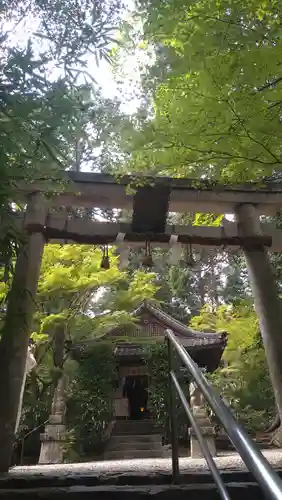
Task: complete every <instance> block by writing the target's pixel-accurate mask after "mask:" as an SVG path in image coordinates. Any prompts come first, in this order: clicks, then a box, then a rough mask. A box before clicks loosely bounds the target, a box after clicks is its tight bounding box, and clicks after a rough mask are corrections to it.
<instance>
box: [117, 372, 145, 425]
mask: <svg viewBox="0 0 282 500" xmlns="http://www.w3.org/2000/svg"><path fill="white" fill-rule="evenodd" d="M123 397H126V398H127V399H128V406H129V417H130V419H132V420H140V419H143V418H148V407H147V406H148V377H147V376H146V375H139V376H130V377H126V379H125V383H124V386H123Z"/></svg>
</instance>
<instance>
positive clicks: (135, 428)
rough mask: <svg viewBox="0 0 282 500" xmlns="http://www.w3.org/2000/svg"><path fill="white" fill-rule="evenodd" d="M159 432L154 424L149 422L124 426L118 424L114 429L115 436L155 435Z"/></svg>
mask: <svg viewBox="0 0 282 500" xmlns="http://www.w3.org/2000/svg"><path fill="white" fill-rule="evenodd" d="M156 432H158V429H157V428H156V427H155V426H154V425H153V424H152V423H147V422H142V423H138V424H136V423H135V422H134V423H130V424H124V423H119V422H117V423H116V425H115V427H114V429H113V434H118V435H119V434H155V433H156Z"/></svg>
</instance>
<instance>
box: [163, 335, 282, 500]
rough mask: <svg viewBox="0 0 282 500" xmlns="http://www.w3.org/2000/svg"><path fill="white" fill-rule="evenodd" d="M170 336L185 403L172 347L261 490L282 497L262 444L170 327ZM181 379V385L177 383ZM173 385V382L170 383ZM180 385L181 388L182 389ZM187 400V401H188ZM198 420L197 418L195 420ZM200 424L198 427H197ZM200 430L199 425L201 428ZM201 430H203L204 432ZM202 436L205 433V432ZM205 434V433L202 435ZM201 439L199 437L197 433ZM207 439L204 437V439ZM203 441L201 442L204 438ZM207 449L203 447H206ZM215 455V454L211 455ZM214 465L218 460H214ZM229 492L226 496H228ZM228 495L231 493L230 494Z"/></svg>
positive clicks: (278, 499)
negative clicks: (246, 428)
mask: <svg viewBox="0 0 282 500" xmlns="http://www.w3.org/2000/svg"><path fill="white" fill-rule="evenodd" d="M166 336H167V340H168V348H169V379H170V380H171V381H172V382H173V384H174V387H175V388H176V390H177V392H178V394H179V396H180V399H181V401H182V403H183V400H182V397H181V393H182V395H183V398H184V400H185V401H186V398H185V395H184V393H183V392H182V390H181V387H180V386H179V384H178V381H177V378H176V376H175V374H174V373H173V371H172V369H171V368H172V347H174V349H175V351H176V352H177V354H178V355H179V357H180V359H181V361H182V362H183V364H184V365H185V367H186V368H187V369H188V371H189V372H190V375H191V376H192V378H193V379H194V381H195V382H196V384H197V386H198V387H199V389H200V390H201V392H202V394H203V396H204V397H205V399H206V401H207V402H208V403H209V405H210V407H211V408H212V410H213V411H214V413H215V415H216V416H217V418H218V419H219V420H220V421H221V423H222V425H223V427H224V428H225V430H226V432H227V434H228V436H229V438H230V439H231V441H232V443H233V445H234V447H235V448H236V450H237V452H238V453H239V455H240V456H241V458H242V460H243V461H244V463H245V465H246V467H247V469H248V470H249V471H250V472H252V474H253V475H254V477H255V479H256V480H257V482H258V484H259V485H260V487H261V489H262V490H263V492H264V494H265V495H266V498H267V499H271V500H282V481H281V479H280V478H279V476H278V474H276V472H275V471H274V470H273V469H272V467H271V465H270V464H269V463H268V461H267V460H266V458H265V457H264V456H263V454H262V453H261V451H260V449H259V447H258V446H257V444H256V443H254V441H253V440H252V439H251V438H250V436H249V435H248V434H247V432H246V431H245V430H244V429H243V427H242V426H241V425H240V424H239V423H238V422H237V421H236V420H235V418H234V417H233V415H232V412H231V410H230V409H229V407H228V406H227V405H226V404H225V403H224V402H223V401H222V399H221V397H220V395H219V393H218V392H217V391H216V390H214V389H213V388H212V387H211V386H210V385H209V383H208V381H207V379H206V378H205V376H204V375H203V373H202V372H201V370H200V369H199V367H198V366H197V364H196V363H195V362H194V361H193V360H192V358H191V356H190V355H189V354H188V353H187V352H186V350H185V349H184V347H183V346H182V345H181V344H180V343H179V342H178V340H177V339H176V337H175V335H174V334H173V332H172V331H171V330H166ZM175 382H177V384H175ZM170 384H171V382H170ZM179 388H180V391H181V392H179V391H178V389H179ZM172 397H173V396H171V401H170V416H171V421H172V422H173V421H174V425H172V434H173V435H172V456H173V457H174V459H173V466H174V463H175V456H174V455H175V450H174V449H173V448H174V447H175V443H176V436H175V432H173V430H174V429H175V427H176V426H175V415H174V413H175V412H174V411H173V409H172ZM186 403H187V401H186ZM187 407H188V409H189V411H190V414H191V410H190V408H189V405H188V403H187ZM187 407H186V405H185V407H184V408H185V409H186V410H187ZM187 415H188V417H189V418H190V415H189V414H188V412H187ZM190 420H191V425H192V427H193V428H194V430H195V434H196V435H197V433H196V427H194V426H193V420H192V419H190ZM194 420H195V419H194ZM197 427H198V426H197ZM198 429H199V427H198ZM200 432H201V431H200ZM201 435H202V434H201ZM202 437H203V436H202ZM197 438H198V436H197ZM203 439H204V438H203ZM199 444H200V445H201V443H200V441H199ZM202 449H203V448H202ZM205 451H206V450H204V449H203V453H204V455H205V458H206V460H207V462H208V465H209V466H210V463H209V459H210V457H208V455H207V454H206V452H205ZM211 458H212V457H211ZM212 461H213V463H214V465H215V462H214V460H213V459H212ZM177 462H178V455H177ZM214 472H215V471H214V469H213V468H211V473H212V475H213V478H214V480H215V482H216V484H217V486H218V488H219V491H220V493H221V496H222V498H223V499H229V496H228V493H227V492H226V489H225V487H224V490H225V492H224V491H221V486H220V484H221V485H222V480H221V478H220V481H219V482H218V476H217V472H218V470H217V469H216V472H215V475H214ZM173 474H174V476H175V478H177V476H178V474H179V465H178V463H177V465H176V468H175V470H173ZM224 494H225V496H224ZM226 494H227V496H226Z"/></svg>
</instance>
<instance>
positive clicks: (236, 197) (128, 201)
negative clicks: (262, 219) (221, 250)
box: [20, 171, 282, 215]
mask: <svg viewBox="0 0 282 500" xmlns="http://www.w3.org/2000/svg"><path fill="white" fill-rule="evenodd" d="M62 175H63V178H65V179H66V180H69V181H70V182H69V183H68V184H67V186H66V188H65V190H64V192H63V193H61V194H57V195H55V198H54V204H56V205H68V206H80V207H82V206H84V207H98V208H121V209H122V208H123V209H129V210H130V209H132V207H133V200H134V195H133V194H132V193H129V192H128V188H129V187H133V188H134V187H135V186H137V187H138V186H140V183H141V182H142V185H147V186H149V187H150V186H151V187H152V186H155V187H156V186H162V187H163V188H165V189H166V190H167V193H168V211H169V212H179V213H183V212H191V211H193V212H209V213H221V214H222V213H232V212H233V211H234V207H235V206H236V205H239V204H242V203H251V204H254V205H256V207H257V209H258V212H259V213H260V214H265V215H273V214H276V213H277V212H278V211H279V210H280V209H281V207H282V184H281V183H279V182H277V183H273V182H272V183H268V182H266V183H264V184H263V183H249V184H245V185H223V184H215V183H212V182H210V181H206V180H192V179H172V178H164V177H155V178H152V177H151V178H150V177H140V176H139V177H138V176H124V177H122V178H120V179H117V178H116V177H114V176H112V175H109V174H101V173H90V172H74V171H66V172H63V173H62ZM139 189H140V188H139ZM43 190H44V191H45V190H46V185H45V186H44V184H43V183H42V185H41V183H40V182H36V183H35V184H34V185H32V184H29V185H26V186H21V187H20V191H24V192H28V191H29V192H30V191H43ZM49 191H51V192H52V188H51V189H49ZM149 192H150V191H148V193H149ZM152 193H153V191H152Z"/></svg>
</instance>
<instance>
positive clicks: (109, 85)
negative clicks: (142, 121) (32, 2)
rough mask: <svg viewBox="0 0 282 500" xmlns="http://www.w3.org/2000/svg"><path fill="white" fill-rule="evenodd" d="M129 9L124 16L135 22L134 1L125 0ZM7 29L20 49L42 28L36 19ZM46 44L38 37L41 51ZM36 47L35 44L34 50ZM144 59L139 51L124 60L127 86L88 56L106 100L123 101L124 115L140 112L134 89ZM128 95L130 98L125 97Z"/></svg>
mask: <svg viewBox="0 0 282 500" xmlns="http://www.w3.org/2000/svg"><path fill="white" fill-rule="evenodd" d="M124 4H125V9H124V13H123V14H122V18H123V19H124V20H130V19H131V13H132V11H133V9H134V1H133V0H125V2H124ZM5 28H6V29H7V30H9V29H10V30H11V33H10V40H11V41H12V43H13V44H15V45H18V46H22V47H24V46H26V42H27V39H28V38H29V37H30V36H32V35H33V34H34V33H36V31H37V30H38V28H39V22H38V21H37V20H36V19H35V18H26V19H25V20H23V21H22V22H21V23H20V24H19V25H18V26H17V27H16V28H15V27H14V25H13V24H12V23H6V24H5ZM42 44H44V41H43V40H42V39H39V38H38V49H40V48H41V47H42ZM35 47H36V45H35V43H34V48H35ZM142 57H143V60H144V57H145V52H143V54H142V51H139V54H138V56H137V57H136V54H134V55H132V54H129V55H127V56H126V57H125V58H123V67H122V72H123V74H124V76H125V78H124V80H123V84H122V85H119V84H118V83H117V79H116V78H115V76H114V72H113V67H112V66H111V64H109V63H108V62H107V61H106V60H105V59H102V60H101V61H99V65H98V66H97V61H96V58H95V57H94V56H93V55H89V56H88V57H87V64H88V68H87V71H89V73H90V74H91V76H92V77H93V78H94V80H95V81H96V82H97V84H98V86H99V87H100V88H101V91H102V94H103V95H104V97H106V98H109V99H113V98H115V97H117V98H119V99H120V100H121V102H122V105H121V109H122V111H123V112H125V113H128V114H131V113H134V112H135V111H136V109H137V108H138V106H139V104H140V102H139V99H138V98H136V96H133V95H132V88H134V87H136V86H138V85H139V82H140V71H139V67H138V65H139V62H140V60H142ZM59 75H60V71H59V70H58V69H56V68H53V69H52V77H53V78H54V79H56V78H57V77H58V76H59ZM125 96H126V98H125Z"/></svg>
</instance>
